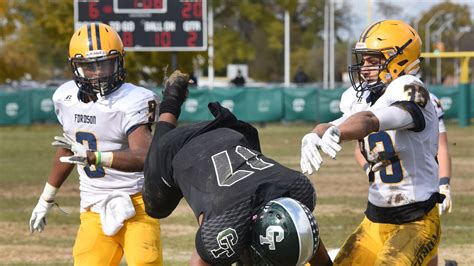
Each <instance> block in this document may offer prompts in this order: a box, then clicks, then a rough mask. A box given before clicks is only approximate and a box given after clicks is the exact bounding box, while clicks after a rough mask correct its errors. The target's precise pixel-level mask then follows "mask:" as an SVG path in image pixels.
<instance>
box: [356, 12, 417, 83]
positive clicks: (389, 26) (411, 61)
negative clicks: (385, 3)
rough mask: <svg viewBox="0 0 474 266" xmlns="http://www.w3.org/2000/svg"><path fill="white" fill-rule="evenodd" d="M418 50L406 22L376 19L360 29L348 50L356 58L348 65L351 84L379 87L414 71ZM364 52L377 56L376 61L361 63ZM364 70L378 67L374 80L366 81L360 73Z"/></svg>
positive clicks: (367, 54) (415, 71)
mask: <svg viewBox="0 0 474 266" xmlns="http://www.w3.org/2000/svg"><path fill="white" fill-rule="evenodd" d="M420 52H421V39H420V36H419V35H418V33H417V32H416V31H415V30H414V29H413V28H412V27H411V26H410V25H408V24H406V23H405V22H403V21H400V20H382V21H379V22H376V23H374V24H372V25H370V26H369V27H367V28H366V29H365V30H364V31H363V32H362V34H361V35H360V38H359V41H358V42H357V43H356V45H355V48H354V49H353V50H352V53H353V54H354V55H355V59H356V64H353V65H350V66H349V76H350V79H351V83H352V86H353V87H354V89H355V90H356V91H358V92H362V91H364V90H367V89H369V90H371V91H380V90H381V89H383V88H385V87H386V86H387V85H388V84H389V83H390V82H391V81H392V80H394V79H396V78H397V77H399V76H402V75H405V74H416V73H417V72H418V70H419V64H420ZM364 56H374V57H378V58H380V64H378V65H372V66H364ZM364 68H366V69H364ZM367 68H371V69H367ZM364 70H365V71H367V70H369V71H373V70H378V71H379V72H378V73H379V74H378V81H376V82H370V81H369V82H368V81H367V80H366V79H365V78H364V76H363V75H362V74H361V71H364Z"/></svg>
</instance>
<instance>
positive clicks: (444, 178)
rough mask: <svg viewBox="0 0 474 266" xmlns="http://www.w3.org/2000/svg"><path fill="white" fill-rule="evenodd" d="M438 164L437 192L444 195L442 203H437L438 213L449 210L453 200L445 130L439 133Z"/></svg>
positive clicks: (449, 158) (449, 157) (449, 159)
mask: <svg viewBox="0 0 474 266" xmlns="http://www.w3.org/2000/svg"><path fill="white" fill-rule="evenodd" d="M437 157H438V165H439V192H440V193H441V194H443V195H445V196H446V198H445V199H444V201H443V203H442V204H440V205H439V214H440V215H441V214H444V213H446V212H451V209H452V207H453V202H452V198H451V187H450V181H451V156H450V155H449V149H448V134H447V133H446V131H444V132H441V133H440V134H439V143H438V156H437Z"/></svg>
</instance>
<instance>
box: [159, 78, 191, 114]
mask: <svg viewBox="0 0 474 266" xmlns="http://www.w3.org/2000/svg"><path fill="white" fill-rule="evenodd" d="M188 85H189V75H188V74H186V73H182V72H181V71H179V70H175V71H174V72H173V73H172V74H171V76H169V78H168V79H166V81H165V89H164V90H163V101H162V102H161V103H160V111H159V114H160V115H161V114H162V113H171V114H173V115H174V116H176V118H178V117H179V115H180V113H181V105H182V104H183V102H184V101H185V100H186V98H187V97H188V94H189V90H188Z"/></svg>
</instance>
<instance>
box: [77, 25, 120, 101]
mask: <svg viewBox="0 0 474 266" xmlns="http://www.w3.org/2000/svg"><path fill="white" fill-rule="evenodd" d="M124 55H125V51H124V48H123V44H122V40H121V39H120V36H119V35H118V34H117V32H115V31H114V30H113V29H112V28H111V27H110V26H108V25H106V24H102V23H89V24H86V25H84V26H82V27H81V28H79V29H78V30H77V31H76V32H75V33H74V35H73V36H72V38H71V41H70V43H69V61H70V63H71V67H72V72H73V75H74V81H75V82H76V84H77V86H78V87H79V91H80V93H79V95H80V98H81V100H84V97H85V95H89V96H91V97H92V99H96V98H97V96H96V95H97V94H99V95H100V96H105V95H107V94H110V93H112V92H113V91H115V90H117V89H118V88H120V86H121V85H122V84H123V82H124V80H125V68H124V62H123V57H124Z"/></svg>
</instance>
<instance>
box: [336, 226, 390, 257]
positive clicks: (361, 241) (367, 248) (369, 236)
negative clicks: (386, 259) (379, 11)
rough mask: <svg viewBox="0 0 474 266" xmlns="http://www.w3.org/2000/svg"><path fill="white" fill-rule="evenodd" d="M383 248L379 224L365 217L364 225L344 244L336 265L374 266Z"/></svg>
mask: <svg viewBox="0 0 474 266" xmlns="http://www.w3.org/2000/svg"><path fill="white" fill-rule="evenodd" d="M382 247H383V244H382V240H381V239H380V237H379V224H377V223H373V222H371V221H370V220H369V219H367V217H364V220H362V223H361V224H360V225H359V226H358V227H357V229H356V230H355V231H354V232H353V233H352V234H351V235H350V236H349V237H348V238H347V239H346V241H344V244H342V247H341V249H340V250H339V253H338V254H337V256H336V258H335V259H334V265H373V264H374V262H375V260H376V259H377V253H378V252H379V251H380V250H381V249H382Z"/></svg>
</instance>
